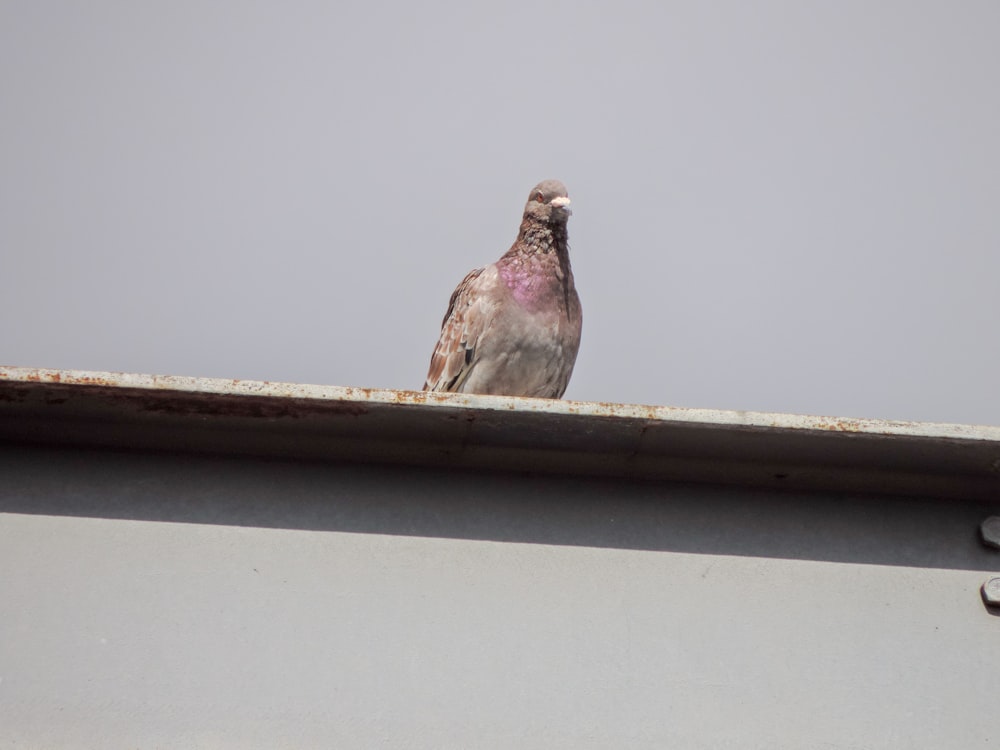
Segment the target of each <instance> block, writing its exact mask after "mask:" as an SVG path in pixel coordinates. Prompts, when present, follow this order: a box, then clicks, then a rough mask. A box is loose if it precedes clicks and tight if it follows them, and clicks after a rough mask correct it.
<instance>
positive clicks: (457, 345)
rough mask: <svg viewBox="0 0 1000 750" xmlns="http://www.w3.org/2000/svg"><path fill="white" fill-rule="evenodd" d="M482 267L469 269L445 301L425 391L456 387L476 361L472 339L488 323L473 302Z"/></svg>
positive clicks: (484, 328)
mask: <svg viewBox="0 0 1000 750" xmlns="http://www.w3.org/2000/svg"><path fill="white" fill-rule="evenodd" d="M485 270H486V269H485V268H477V269H476V270H475V271H470V272H469V274H468V275H467V276H466V277H465V278H464V279H462V283H460V284H459V285H458V286H457V287H456V288H455V291H454V292H453V293H452V295H451V299H450V300H449V301H448V312H446V313H445V315H444V320H442V321H441V337H440V338H439V339H438V342H437V346H435V347H434V354H432V355H431V366H430V368H429V369H428V371H427V380H426V382H425V383H424V390H425V391H457V390H459V389H460V388H461V387H462V383H463V382H464V381H465V379H466V378H467V377H468V376H469V373H470V372H471V371H472V368H473V367H474V366H475V364H476V360H475V353H476V352H475V349H476V342H477V341H478V340H479V337H480V336H481V335H482V333H483V331H485V330H486V328H487V327H488V325H489V320H488V319H487V318H488V317H489V315H487V314H486V313H485V311H484V310H483V308H482V306H481V305H479V304H478V303H477V300H478V299H479V298H480V293H481V287H482V279H481V276H482V273H483V271H485Z"/></svg>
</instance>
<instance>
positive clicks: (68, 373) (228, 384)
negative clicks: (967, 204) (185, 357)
mask: <svg viewBox="0 0 1000 750" xmlns="http://www.w3.org/2000/svg"><path fill="white" fill-rule="evenodd" d="M2 383H10V384H22V385H29V384H59V385H61V386H73V387H79V388H81V389H88V388H101V389H108V390H111V391H114V389H122V390H123V391H124V390H130V391H136V390H144V391H154V392H161V393H162V392H169V391H173V392H176V393H184V394H201V395H219V396H225V397H246V398H254V399H278V400H281V399H295V400H297V401H299V402H303V401H304V402H309V401H314V402H317V404H319V403H331V402H338V403H353V404H357V405H359V406H363V405H366V404H396V405H407V406H427V407H430V408H436V407H448V408H452V409H454V408H458V409H470V410H477V411H496V412H512V411H516V412H531V413H536V414H552V415H580V416H585V417H601V418H609V419H623V420H636V419H640V420H651V421H657V422H673V423H688V424H701V425H711V426H715V427H720V428H726V427H730V428H761V429H768V430H781V431H791V432H794V431H811V432H815V431H820V432H842V433H852V434H863V435H873V436H875V435H877V436H881V437H897V436H898V437H910V438H914V437H916V438H932V439H949V440H963V441H987V442H997V443H1000V427H996V426H988V425H968V424H948V423H936V422H907V421H893V420H881V419H858V418H845V417H826V416H809V415H799V414H777V413H767V412H754V411H725V410H715V409H694V408H688V407H678V406H650V405H643V404H624V403H613V402H592V401H566V400H552V399H537V398H516V397H507V396H479V395H467V394H452V393H427V392H424V391H407V390H390V389H381V388H357V387H350V386H332V385H310V384H302V383H280V382H269V381H256V380H228V379H220V378H199V377H187V376H180V375H147V374H138V373H124V372H91V371H84V370H54V369H43V368H29V367H12V366H0V384H2Z"/></svg>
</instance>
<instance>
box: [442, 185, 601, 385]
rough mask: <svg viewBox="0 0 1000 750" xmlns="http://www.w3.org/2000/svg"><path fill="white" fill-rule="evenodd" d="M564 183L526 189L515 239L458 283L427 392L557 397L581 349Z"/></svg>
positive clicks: (445, 321)
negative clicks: (528, 192)
mask: <svg viewBox="0 0 1000 750" xmlns="http://www.w3.org/2000/svg"><path fill="white" fill-rule="evenodd" d="M569 204H570V200H569V195H567V193H566V186H565V185H563V184H562V183H561V182H559V180H545V181H543V182H540V183H538V184H537V185H536V186H535V187H534V188H533V189H532V191H531V194H530V195H529V197H528V202H527V204H526V205H525V207H524V218H522V219H521V229H520V231H519V232H518V234H517V239H516V240H515V241H514V244H513V245H512V246H511V248H510V250H508V251H507V252H506V253H505V254H504V255H503V256H502V257H501V258H500V260H498V261H497V262H496V263H492V264H490V265H488V266H485V267H483V268H477V269H476V270H474V271H471V272H470V273H469V274H468V275H467V276H466V277H465V278H464V279H462V283H461V284H459V285H458V288H456V289H455V291H454V293H453V294H452V295H451V300H450V301H449V302H448V312H447V313H445V316H444V320H443V321H442V323H441V337H440V338H439V339H438V342H437V346H435V347H434V354H433V355H432V356H431V365H430V369H429V371H428V373H427V380H426V382H425V383H424V390H425V391H447V392H452V393H484V394H493V395H499V396H530V397H536V398H561V397H562V395H563V393H565V391H566V386H567V385H568V384H569V378H570V375H571V374H572V373H573V365H574V363H575V362H576V353H577V351H578V350H579V348H580V330H581V323H582V317H581V313H582V311H581V308H580V298H579V296H578V295H577V293H576V286H575V285H574V283H573V270H572V269H571V268H570V264H569V245H568V244H567V234H566V222H567V220H568V219H569V216H570V213H571V211H570V210H569Z"/></svg>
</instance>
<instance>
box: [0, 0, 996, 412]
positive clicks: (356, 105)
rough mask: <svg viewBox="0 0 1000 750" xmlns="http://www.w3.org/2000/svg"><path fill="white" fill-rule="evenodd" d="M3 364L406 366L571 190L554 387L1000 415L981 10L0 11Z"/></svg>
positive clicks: (597, 393)
mask: <svg viewBox="0 0 1000 750" xmlns="http://www.w3.org/2000/svg"><path fill="white" fill-rule="evenodd" d="M0 102H2V105H0V106H2V108H3V118H2V125H0V248H2V252H3V259H4V263H3V273H2V274H0V321H2V322H0V362H2V363H4V364H11V365H25V366H38V367H55V368H75V369H97V370H125V371H136V372H151V373H169V374H180V375H201V376H211V377H233V378H253V379H261V380H288V381H296V382H308V383H325V384H335V385H359V386H375V387H389V388H418V387H420V385H421V384H422V382H423V378H424V375H425V373H426V369H427V364H428V361H429V359H430V354H431V349H432V348H433V345H434V342H435V341H436V338H437V333H438V327H439V325H440V319H441V316H442V315H443V314H444V310H445V307H446V305H447V301H448V296H449V294H450V293H451V291H452V289H453V288H454V287H455V285H456V284H457V283H458V282H459V281H460V280H461V278H462V277H463V275H464V274H465V273H466V272H467V271H469V270H470V269H472V268H474V267H476V266H480V265H483V264H485V263H488V262H491V261H493V260H495V259H496V258H497V257H499V255H500V254H501V253H502V252H504V251H505V250H506V249H507V248H508V247H509V246H510V243H511V242H512V241H513V239H514V236H515V234H516V231H517V225H518V221H519V219H520V212H521V208H522V206H523V203H524V201H525V199H526V198H527V194H528V191H529V189H530V188H531V186H532V185H534V183H536V182H537V181H539V180H541V179H543V178H548V177H556V178H559V179H562V180H563V181H564V182H566V184H567V185H568V186H569V190H570V195H571V196H572V198H573V205H574V216H573V218H572V219H571V220H570V244H571V247H572V259H573V265H574V271H575V273H576V277H577V285H578V288H579V291H580V296H581V298H582V300H583V305H584V332H583V343H582V346H581V352H580V357H579V359H578V360H577V366H576V371H575V373H574V376H573V380H572V381H571V383H570V386H569V390H568V391H567V394H566V396H567V398H575V399H584V400H600V401H619V402H640V403H655V404H669V405H677V406H693V407H707V408H720V409H748V410H766V411H787V412H804V413H813V414H836V415H845V416H868V417H888V418H896V419H920V420H935V421H956V422H973V423H992V424H1000V398H998V395H997V391H998V388H997V383H998V378H997V372H998V369H1000V353H998V347H997V343H996V342H997V333H996V331H997V325H998V321H1000V294H998V287H1000V253H998V249H1000V3H997V2H995V0H984V1H983V2H973V1H971V0H968V1H964V2H914V1H912V0H905V1H904V0H900V1H898V2H890V1H888V0H886V1H882V2H872V1H871V0H865V1H863V2H832V1H831V2H801V1H793V0H789V1H788V2H744V1H735V0H734V1H733V2H713V3H710V2H686V3H676V2H649V3H628V2H625V3H622V2H616V3H613V4H612V3H600V4H598V3H587V2H558V3H548V2H541V1H539V2H519V1H513V0H505V1H504V2H502V3H493V4H491V6H490V7H489V8H488V9H484V8H483V7H482V6H481V5H480V4H475V3H459V2H455V3H433V2H431V3H410V2H396V3H383V4H378V3H373V2H358V3H346V2H325V3H320V2H309V3H307V2H291V3H249V2H242V1H241V2H217V3H202V2H176V1H174V2H169V3H159V4H151V3H130V2H119V3H110V2H103V3H102V2H91V3H78V2H57V1H52V2H44V3H43V2H7V3H3V4H0Z"/></svg>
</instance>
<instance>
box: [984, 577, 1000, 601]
mask: <svg viewBox="0 0 1000 750" xmlns="http://www.w3.org/2000/svg"><path fill="white" fill-rule="evenodd" d="M983 601H984V602H986V603H987V604H988V605H989V606H991V607H1000V578H991V579H990V580H988V581H987V582H986V583H984V584H983Z"/></svg>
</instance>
